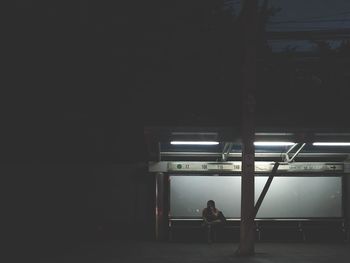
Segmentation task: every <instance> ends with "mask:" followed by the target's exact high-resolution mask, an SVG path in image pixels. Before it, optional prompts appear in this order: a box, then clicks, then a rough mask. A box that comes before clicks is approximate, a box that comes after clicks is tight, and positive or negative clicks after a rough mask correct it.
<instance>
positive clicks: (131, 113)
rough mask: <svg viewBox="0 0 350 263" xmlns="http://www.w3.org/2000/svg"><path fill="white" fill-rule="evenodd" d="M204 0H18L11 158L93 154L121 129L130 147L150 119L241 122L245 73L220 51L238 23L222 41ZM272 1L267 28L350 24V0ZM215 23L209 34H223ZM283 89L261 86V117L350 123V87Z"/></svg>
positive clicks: (10, 95) (7, 118) (12, 45)
mask: <svg viewBox="0 0 350 263" xmlns="http://www.w3.org/2000/svg"><path fill="white" fill-rule="evenodd" d="M197 2H198V1H197ZM197 2H196V1H195V0H193V1H191V3H192V4H191V5H189V4H188V3H190V2H186V1H177V2H176V5H181V4H183V7H180V9H179V10H181V11H179V12H178V13H171V12H172V10H175V9H174V8H175V6H172V4H174V2H169V3H168V2H162V3H161V4H160V3H159V2H157V1H151V2H145V1H140V2H135V3H134V2H133V3H132V4H130V3H128V1H125V2H123V1H121V2H118V3H114V1H101V2H100V1H96V2H92V1H90V2H84V1H80V2H70V3H68V4H67V3H66V2H61V1H50V2H40V3H39V2H37V1H22V0H18V1H15V2H14V3H13V4H14V5H13V8H12V12H11V19H9V20H8V23H7V29H8V33H9V37H8V38H6V40H7V41H6V42H7V43H8V49H7V51H8V52H7V54H8V55H9V56H8V58H7V59H8V60H6V63H7V64H6V65H7V67H6V71H5V72H4V73H5V74H4V75H5V77H6V80H8V81H5V82H6V83H7V84H6V88H4V89H3V95H2V98H1V99H2V104H1V107H2V121H3V127H5V128H4V129H2V134H3V138H9V139H8V140H6V141H5V144H4V145H5V146H6V147H5V148H6V149H8V153H9V154H7V155H4V158H6V159H7V160H13V159H12V157H14V156H18V155H21V156H22V157H21V158H27V156H28V153H31V152H32V150H30V149H34V152H36V153H35V154H33V155H31V156H34V157H33V158H34V159H35V158H38V159H40V158H41V157H40V156H42V155H43V156H45V154H43V153H44V152H46V151H51V150H50V149H53V148H57V149H58V150H57V151H55V156H62V154H61V153H62V152H64V151H65V149H69V148H72V149H75V150H76V151H78V150H79V149H85V148H86V147H87V146H86V145H85V142H86V141H87V140H88V141H91V140H92V141H93V140H95V139H92V138H96V137H98V136H99V135H98V134H107V133H108V135H105V140H107V141H110V140H112V139H111V138H114V137H115V136H116V137H118V140H115V139H113V140H114V142H115V144H116V145H118V144H119V145H123V146H122V147H120V148H121V149H125V148H127V143H126V141H127V140H124V139H123V138H124V137H127V138H129V139H130V140H133V139H132V138H137V139H136V141H137V142H138V143H141V142H142V140H143V137H142V136H143V135H142V134H143V127H144V126H147V125H173V126H181V125H204V126H205V125H238V124H239V123H240V118H241V115H240V105H241V104H240V103H241V98H240V85H239V83H238V82H237V76H238V75H235V74H236V73H237V72H239V69H234V66H233V65H234V64H235V63H236V61H238V60H239V59H238V58H234V57H230V56H235V55H234V54H230V55H226V54H224V53H222V52H221V50H225V52H229V53H230V52H231V51H232V50H237V49H235V48H234V45H235V43H236V42H237V41H236V40H235V39H236V37H233V36H230V33H229V32H232V31H230V30H231V29H229V28H226V29H224V30H227V31H226V32H227V33H225V34H222V35H221V36H220V38H221V39H220V38H217V37H215V36H214V35H213V34H212V33H210V34H212V35H209V37H208V35H207V34H206V33H203V32H206V31H205V30H207V29H204V31H203V30H202V28H207V25H206V23H207V20H205V18H203V14H204V13H201V12H202V11H201V10H202V9H201V8H198V6H199V2H200V1H199V2H198V3H197ZM233 2H235V3H238V1H233ZM200 3H201V4H203V3H204V2H203V1H202V2H200ZM205 3H207V4H208V3H209V4H210V3H211V2H210V1H205ZM270 5H273V6H275V7H280V8H281V11H280V12H278V13H277V14H276V15H275V16H274V17H273V18H272V19H271V23H270V24H269V25H268V31H269V30H270V31H271V30H281V31H283V30H309V29H312V30H314V29H336V28H339V27H348V26H349V19H350V18H349V14H350V2H349V1H341V0H336V1H335V0H333V1H330V0H327V1H326V0H323V1H321V0H317V1H301V0H299V1H288V0H285V1H282V0H280V1H271V3H270ZM203 6H204V5H203ZM187 8H188V9H187ZM203 10H204V9H203ZM236 10H238V7H237V6H236ZM203 12H204V11H203ZM196 16H197V17H196ZM186 19H187V20H186ZM311 20H312V21H313V20H315V22H312V23H311V22H310V21H311ZM328 20H339V21H328ZM188 21H190V23H188ZM198 21H200V22H198ZM208 21H209V20H208ZM300 21H301V22H302V23H299V22H300ZM197 22H198V23H197ZM304 22H305V23H304ZM201 23H202V24H201ZM210 23H217V22H215V21H214V20H212V22H210ZM189 25H190V26H189ZM218 28H221V27H217V29H215V30H217V31H208V32H221V31H219V30H218ZM220 30H221V29H220ZM215 34H221V33H215ZM230 41H231V42H230ZM277 42H278V41H277ZM237 43H238V42H237ZM270 43H272V42H270ZM272 44H273V45H272ZM272 44H271V45H272V47H273V48H274V50H275V51H282V50H284V48H285V47H286V46H297V47H298V48H299V49H300V50H302V51H303V50H307V49H309V48H310V47H314V44H310V43H306V42H300V41H299V42H293V41H279V42H278V43H277V44H276V43H272ZM336 44H337V43H336ZM336 44H335V45H336ZM231 47H232V49H231V50H230V48H231ZM183 51H184V52H183ZM215 52H217V53H215ZM220 52H221V53H220ZM233 53H234V52H233ZM217 54H220V55H217ZM238 54H242V52H238ZM236 55H237V54H236ZM238 56H239V55H238ZM231 62H232V63H231ZM225 63H226V64H225ZM230 63H231V64H230ZM219 65H221V66H219ZM227 65H231V66H232V68H230V67H231V66H227ZM221 68H222V69H221ZM219 69H220V70H221V71H220V70H219ZM214 72H216V73H214ZM222 72H224V73H222ZM231 72H233V73H232V74H231ZM220 74H221V75H220ZM275 76H282V75H281V74H280V73H276V75H275ZM281 79H282V80H283V78H282V77H281ZM274 85H275V86H274V87H273V86H272V85H270V84H268V85H266V87H264V90H263V89H261V88H260V91H259V94H260V95H259V96H260V97H259V98H258V100H257V103H258V104H257V105H258V108H257V109H258V113H259V114H260V115H261V116H260V115H259V117H258V118H259V119H258V120H259V121H260V123H262V124H264V123H265V124H266V125H270V124H273V125H275V126H283V125H284V124H282V122H281V120H284V123H286V122H287V123H288V121H289V120H291V121H290V123H288V124H289V125H290V126H293V125H294V124H295V123H298V122H299V121H300V123H301V124H300V125H304V124H307V125H309V124H310V125H312V123H313V118H316V119H317V120H318V122H317V125H319V124H320V123H321V124H323V125H324V126H327V125H328V124H327V121H329V120H332V123H335V122H337V121H338V120H340V121H339V122H337V123H338V124H339V125H343V124H344V122H343V121H342V120H344V119H345V115H344V114H345V112H346V110H347V108H346V104H345V102H346V101H347V99H346V98H347V97H346V96H345V92H346V90H347V89H346V87H347V86H346V85H347V83H343V84H342V88H339V87H334V88H332V90H331V89H329V88H327V89H326V88H324V87H317V86H315V87H313V86H310V85H307V84H305V85H306V89H305V88H304V87H303V86H298V87H299V88H293V89H290V86H289V84H286V83H283V82H281V83H280V82H278V81H276V83H275V84H274ZM303 85H304V84H303ZM310 87H311V88H310ZM265 90H266V91H265ZM271 94H274V95H273V96H271ZM315 94H317V100H316V101H314V98H315ZM295 105H297V108H295ZM286 106H287V107H286ZM311 106H312V107H311ZM310 109H311V110H310ZM305 113H308V114H307V119H305ZM324 114H327V116H326V115H324ZM335 119H336V120H337V121H334V120H335ZM323 120H325V122H324V123H322V122H323ZM329 125H330V124H329ZM332 125H333V124H332ZM93 143H94V144H96V143H97V145H98V144H99V143H98V142H93ZM13 145H15V147H13ZM84 147H85V148H84ZM94 147H95V146H94ZM96 147H97V148H98V146H96ZM113 147H114V148H118V147H117V146H113ZM87 148H89V147H87ZM16 149H25V150H23V151H18V150H16ZM75 150H74V151H75ZM74 151H71V152H74ZM82 151H84V150H82ZM111 151H112V150H111ZM68 152H69V151H68ZM121 152H122V150H121ZM68 155H69V153H68ZM73 155H74V154H73V153H72V156H73ZM35 156H38V157H35ZM60 158H61V157H60ZM72 158H73V157H72ZM74 158H75V157H74ZM101 158H103V157H101Z"/></svg>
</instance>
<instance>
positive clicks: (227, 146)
mask: <svg viewBox="0 0 350 263" xmlns="http://www.w3.org/2000/svg"><path fill="white" fill-rule="evenodd" d="M232 147H233V143H232V142H229V143H225V146H224V149H223V150H222V154H221V160H222V161H223V162H226V161H227V158H228V156H229V155H230V152H231V150H232Z"/></svg>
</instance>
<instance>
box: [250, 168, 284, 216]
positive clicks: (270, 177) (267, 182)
mask: <svg viewBox="0 0 350 263" xmlns="http://www.w3.org/2000/svg"><path fill="white" fill-rule="evenodd" d="M279 165H280V163H278V162H276V163H275V164H274V166H273V168H272V172H271V174H270V176H269V178H268V179H267V181H266V184H265V186H264V188H263V190H262V191H261V194H260V196H259V198H258V201H257V202H256V204H255V206H254V214H253V218H255V217H256V215H257V214H258V212H259V208H260V206H261V204H262V202H263V200H264V198H265V196H266V194H267V191H268V190H269V188H270V185H271V183H272V180H273V178H274V176H275V174H276V173H277V169H278V167H279Z"/></svg>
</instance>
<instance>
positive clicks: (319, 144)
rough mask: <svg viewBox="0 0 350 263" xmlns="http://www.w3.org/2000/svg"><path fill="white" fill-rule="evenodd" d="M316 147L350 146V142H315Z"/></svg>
mask: <svg viewBox="0 0 350 263" xmlns="http://www.w3.org/2000/svg"><path fill="white" fill-rule="evenodd" d="M312 145H314V146H350V142H314V143H313V144H312Z"/></svg>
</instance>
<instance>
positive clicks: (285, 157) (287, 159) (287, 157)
mask: <svg viewBox="0 0 350 263" xmlns="http://www.w3.org/2000/svg"><path fill="white" fill-rule="evenodd" d="M297 145H298V143H295V144H294V145H293V146H292V147H290V148H289V149H288V151H287V152H286V153H285V155H284V161H285V162H287V163H290V162H292V161H293V160H294V159H295V157H297V155H298V154H299V153H300V151H301V150H302V149H303V148H304V147H305V145H306V143H303V144H302V145H301V146H300V147H299V149H298V150H297V151H296V152H295V153H294V154H293V156H292V157H291V158H290V157H289V153H290V152H291V151H292V150H293V149H294V148H295V147H296V146H297Z"/></svg>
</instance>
